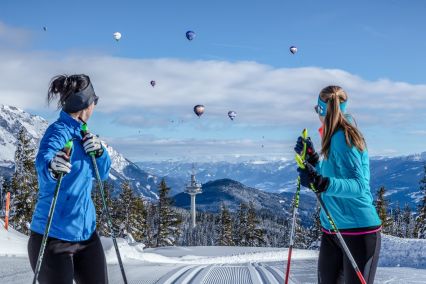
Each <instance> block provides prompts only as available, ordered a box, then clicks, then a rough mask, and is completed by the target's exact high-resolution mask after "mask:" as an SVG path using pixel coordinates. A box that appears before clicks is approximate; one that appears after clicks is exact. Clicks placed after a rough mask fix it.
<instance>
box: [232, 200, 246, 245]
mask: <svg viewBox="0 0 426 284" xmlns="http://www.w3.org/2000/svg"><path fill="white" fill-rule="evenodd" d="M247 208H248V207H247V204H246V203H244V202H242V203H241V204H240V208H239V209H238V219H237V222H236V227H237V228H238V229H237V230H234V231H235V233H236V234H235V237H234V240H235V245H236V246H247V231H248V227H247Z"/></svg>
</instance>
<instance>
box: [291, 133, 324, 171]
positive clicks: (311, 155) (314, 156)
mask: <svg viewBox="0 0 426 284" xmlns="http://www.w3.org/2000/svg"><path fill="white" fill-rule="evenodd" d="M304 143H306V156H305V159H306V161H308V162H309V163H310V164H311V165H313V166H314V167H315V166H316V165H317V163H318V160H319V155H318V153H317V152H315V148H314V143H312V140H311V138H310V137H308V138H306V139H303V138H302V137H301V136H299V138H298V139H297V142H296V146H294V151H295V152H296V153H297V154H299V155H302V152H303V147H304Z"/></svg>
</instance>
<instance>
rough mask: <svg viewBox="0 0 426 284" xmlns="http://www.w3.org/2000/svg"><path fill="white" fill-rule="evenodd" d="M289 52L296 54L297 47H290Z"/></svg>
mask: <svg viewBox="0 0 426 284" xmlns="http://www.w3.org/2000/svg"><path fill="white" fill-rule="evenodd" d="M290 52H291V53H293V54H296V52H297V47H295V46H291V47H290Z"/></svg>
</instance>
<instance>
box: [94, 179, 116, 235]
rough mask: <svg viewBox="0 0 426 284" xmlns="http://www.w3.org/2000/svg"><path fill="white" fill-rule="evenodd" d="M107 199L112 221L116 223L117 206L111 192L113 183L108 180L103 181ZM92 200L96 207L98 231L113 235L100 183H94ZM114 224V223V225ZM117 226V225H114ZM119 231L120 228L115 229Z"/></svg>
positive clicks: (101, 233) (102, 233)
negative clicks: (105, 210) (105, 212)
mask: <svg viewBox="0 0 426 284" xmlns="http://www.w3.org/2000/svg"><path fill="white" fill-rule="evenodd" d="M103 187H104V194H105V201H106V203H107V206H108V210H109V213H110V215H111V218H112V223H113V224H114V223H115V222H114V218H115V207H114V206H113V205H114V204H113V199H112V198H111V192H112V191H113V185H112V183H110V182H108V181H104V182H103ZM92 200H93V203H94V205H95V209H96V231H97V232H98V234H99V235H100V236H104V237H109V236H111V231H110V229H109V226H108V221H107V220H106V215H105V214H104V206H103V202H102V197H101V193H100V191H99V187H98V183H96V184H94V186H93V190H92ZM113 226H114V225H113ZM114 227H116V226H114ZM114 231H115V232H117V231H118V230H116V229H115V230H114Z"/></svg>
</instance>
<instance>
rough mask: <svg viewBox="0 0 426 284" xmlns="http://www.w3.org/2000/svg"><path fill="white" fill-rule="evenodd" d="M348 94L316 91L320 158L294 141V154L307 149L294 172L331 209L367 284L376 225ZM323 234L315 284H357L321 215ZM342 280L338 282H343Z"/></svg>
mask: <svg viewBox="0 0 426 284" xmlns="http://www.w3.org/2000/svg"><path fill="white" fill-rule="evenodd" d="M347 100H348V96H347V94H346V92H345V91H344V90H343V89H342V88H341V87H338V86H328V87H326V88H324V89H322V90H321V92H320V94H319V97H318V105H317V106H316V107H315V110H316V111H317V113H318V115H319V119H320V121H321V122H322V123H323V127H321V128H320V135H321V142H322V143H321V144H322V145H321V146H322V148H321V155H322V156H323V159H322V161H320V157H319V154H318V153H316V152H315V149H314V147H313V143H312V141H311V139H310V138H308V139H303V138H302V137H299V139H298V141H297V144H296V147H295V151H296V152H297V153H299V154H300V153H301V152H302V149H303V145H304V143H306V145H307V156H306V161H307V166H306V168H305V169H304V170H302V169H299V170H298V171H299V173H300V179H301V184H302V185H303V186H305V187H308V188H309V187H310V184H313V185H314V186H315V188H316V189H317V190H318V191H319V192H321V197H322V199H323V201H324V203H325V205H326V207H327V209H328V210H329V211H330V215H331V216H332V218H333V219H334V221H335V223H336V226H337V228H338V229H339V230H340V232H341V233H342V235H343V238H344V240H345V242H346V244H347V245H348V247H349V249H350V251H351V253H352V255H353V257H354V259H355V261H356V262H357V265H358V267H359V268H360V270H361V272H362V273H363V275H364V278H365V280H366V281H367V283H373V282H374V276H375V272H376V267H377V263H378V258H379V252H380V229H381V221H380V219H379V217H378V215H377V212H376V209H375V207H374V205H373V196H372V195H371V192H370V165H369V158H368V152H367V146H366V143H365V140H364V138H363V136H362V134H361V132H360V131H359V130H358V129H357V127H356V126H355V125H354V124H353V123H352V119H351V118H350V116H348V115H347V114H346V104H347ZM320 218H321V225H322V231H323V235H322V238H321V247H320V254H319V260H318V283H327V284H329V283H330V284H331V283H338V282H339V281H341V280H344V283H345V284H348V283H359V279H358V277H357V275H356V273H355V271H354V269H353V268H352V265H351V263H350V261H349V260H348V258H347V257H346V256H345V253H344V251H343V249H342V247H341V246H340V243H339V241H338V239H337V237H336V235H335V232H333V230H332V228H331V226H330V223H329V221H328V219H327V216H326V214H325V212H324V211H323V210H321V214H320ZM342 278H343V279H342Z"/></svg>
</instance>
